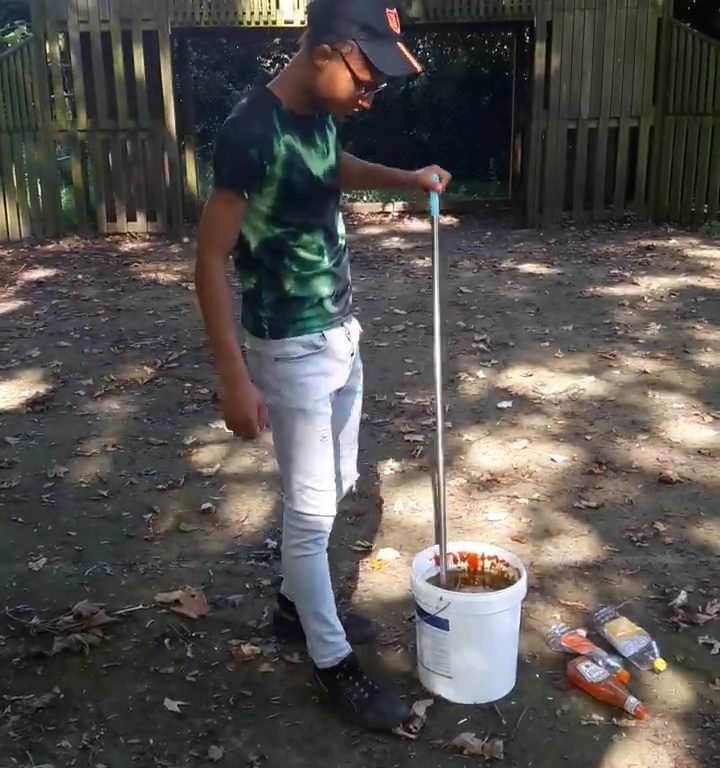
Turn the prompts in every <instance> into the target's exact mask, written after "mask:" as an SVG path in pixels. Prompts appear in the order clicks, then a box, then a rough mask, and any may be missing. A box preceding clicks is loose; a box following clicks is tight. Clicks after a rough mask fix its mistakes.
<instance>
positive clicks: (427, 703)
mask: <svg viewBox="0 0 720 768" xmlns="http://www.w3.org/2000/svg"><path fill="white" fill-rule="evenodd" d="M434 703H435V701H434V700H433V699H423V700H422V701H416V702H415V703H414V704H413V706H412V714H411V715H410V718H409V719H408V720H406V721H405V722H404V723H403V724H402V725H400V726H399V727H398V728H396V729H395V730H394V731H393V733H395V735H396V736H402V737H403V738H404V739H411V740H415V739H417V737H418V734H419V733H420V731H421V730H422V729H423V728H424V727H425V723H427V711H428V709H430V707H432V705H433V704H434Z"/></svg>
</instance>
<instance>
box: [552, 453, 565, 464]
mask: <svg viewBox="0 0 720 768" xmlns="http://www.w3.org/2000/svg"><path fill="white" fill-rule="evenodd" d="M550 461H552V462H553V463H555V464H564V463H565V462H566V461H570V457H569V456H563V454H562V453H551V454H550Z"/></svg>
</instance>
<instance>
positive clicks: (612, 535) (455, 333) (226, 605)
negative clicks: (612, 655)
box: [0, 218, 720, 768]
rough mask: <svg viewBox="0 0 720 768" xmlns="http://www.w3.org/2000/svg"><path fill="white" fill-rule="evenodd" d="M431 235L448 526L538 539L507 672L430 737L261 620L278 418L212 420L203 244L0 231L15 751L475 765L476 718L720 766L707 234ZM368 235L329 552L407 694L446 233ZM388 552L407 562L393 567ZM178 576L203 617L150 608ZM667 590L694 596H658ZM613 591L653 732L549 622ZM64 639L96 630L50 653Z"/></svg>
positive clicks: (289, 765) (348, 596)
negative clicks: (353, 455)
mask: <svg viewBox="0 0 720 768" xmlns="http://www.w3.org/2000/svg"><path fill="white" fill-rule="evenodd" d="M442 242H443V249H444V252H445V253H446V254H447V256H448V258H449V261H450V266H449V271H450V278H449V282H450V290H449V292H448V295H449V298H448V316H449V332H448V359H449V368H450V371H449V383H448V393H449V413H448V420H449V421H450V422H451V424H452V427H451V430H450V438H449V440H450V446H449V462H450V466H449V494H450V495H449V515H450V530H451V536H452V537H453V538H455V539H464V538H469V539H477V540H482V541H487V542H491V543H493V544H497V545H500V546H504V547H507V548H510V549H512V550H513V551H515V552H516V553H517V554H518V555H519V556H520V557H522V558H523V560H524V562H525V563H526V564H527V567H528V570H529V576H530V587H531V588H530V592H529V595H528V598H527V601H526V603H525V608H524V616H523V630H522V640H521V658H520V665H519V679H518V685H517V688H516V690H515V691H514V692H513V694H512V695H511V696H510V697H508V699H507V700H504V701H501V702H499V703H498V708H497V709H494V708H492V707H469V708H468V707H459V706H454V705H450V704H448V703H445V702H442V701H438V702H436V703H435V705H434V706H433V707H432V708H431V709H430V711H429V719H428V723H427V725H426V727H425V729H424V730H423V731H422V733H421V734H420V736H419V738H418V739H417V740H416V741H408V740H403V739H400V738H397V737H391V738H384V737H378V736H368V735H365V734H362V733H359V732H357V731H354V730H352V729H349V728H347V727H346V726H345V725H343V724H342V723H340V722H338V721H336V719H335V718H334V717H333V715H332V714H331V713H329V712H328V711H326V709H325V708H324V707H323V706H322V705H321V704H319V703H317V693H316V690H315V688H314V687H313V685H312V681H311V672H310V669H309V665H308V663H307V660H306V658H305V657H304V655H303V654H302V653H301V651H302V649H297V648H292V647H286V646H283V647H279V646H277V645H276V644H275V643H274V641H273V638H272V636H271V633H270V629H269V626H268V616H269V610H270V607H271V606H272V603H273V595H274V590H275V586H276V584H277V581H278V578H279V573H280V563H279V556H278V549H277V546H278V542H279V531H278V527H277V480H276V474H275V468H274V464H273V459H272V452H271V443H270V436H269V435H266V436H264V437H263V439H261V440H260V441H259V442H257V443H256V444H246V443H242V442H238V441H236V440H234V439H232V438H231V436H229V435H228V434H227V433H226V432H225V431H224V430H223V427H222V422H221V421H220V414H219V412H218V410H217V406H216V404H215V402H214V398H213V394H214V379H213V373H212V370H211V366H210V361H209V356H208V352H207V348H206V344H205V338H204V333H203V331H202V328H201V324H200V321H199V316H198V312H197V309H196V305H195V300H194V295H193V292H192V290H193V289H192V281H191V271H192V247H191V244H185V245H176V244H171V243H166V242H160V241H143V240H132V239H127V240H125V239H123V240H113V241H80V240H67V241H64V242H61V243H55V244H49V245H42V246H31V245H24V246H22V247H17V248H3V249H0V277H1V278H2V285H3V288H2V293H0V317H1V320H2V334H0V368H1V369H2V374H1V376H0V504H1V505H2V516H1V518H0V584H2V605H3V606H4V608H5V611H4V615H2V616H0V663H1V664H2V674H1V675H0V697H1V698H0V767H1V768H8V767H9V766H27V767H28V768H29V767H30V766H35V767H36V768H40V766H45V768H47V767H48V766H55V768H60V767H61V766H83V767H85V766H87V767H89V768H102V766H105V767H106V768H132V767H133V766H139V767H142V768H144V767H146V766H147V767H148V768H154V767H155V766H163V767H166V768H170V767H177V768H181V767H184V766H193V767H195V766H209V765H213V764H216V763H217V764H219V765H232V766H236V767H238V768H242V767H243V766H250V767H251V768H257V767H259V766H269V767H270V768H275V766H282V767H283V768H300V766H308V768H310V767H312V768H317V766H321V767H324V766H328V767H331V766H332V767H334V766H338V767H340V766H342V767H343V768H368V767H370V766H373V767H376V768H396V767H397V768H406V767H408V766H410V765H411V764H412V762H413V761H414V760H419V761H420V763H418V764H419V765H422V766H423V768H435V767H436V766H437V768H440V767H443V768H445V767H446V766H452V765H458V764H462V761H463V760H466V761H467V762H468V763H469V764H477V763H480V762H482V760H481V758H479V757H471V758H463V757H462V756H461V755H458V754H457V753H455V752H453V751H451V750H447V749H445V748H444V747H445V745H446V744H447V743H448V742H449V741H451V740H452V739H453V738H455V737H456V736H457V735H458V734H460V733H462V732H473V733H475V734H477V736H478V737H480V738H485V737H487V736H491V737H498V738H503V739H504V741H505V758H504V760H503V761H502V762H498V763H497V764H498V765H506V766H517V767H518V768H520V767H528V766H533V767H534V768H557V766H560V765H568V766H574V767H575V766H582V768H646V767H650V766H652V768H711V766H717V765H720V715H719V714H718V713H719V712H720V708H719V707H718V704H719V703H720V693H719V691H720V679H719V678H720V653H719V652H720V643H718V644H717V645H714V644H713V643H712V641H711V640H709V639H707V638H716V639H718V640H720V616H718V615H715V617H714V618H713V616H714V612H716V611H717V610H718V608H719V607H720V604H715V605H713V604H712V601H713V600H716V599H717V598H720V515H719V512H718V510H719V509H720V494H719V491H720V481H719V480H718V464H717V460H718V456H720V370H719V369H720V243H718V242H717V241H711V240H703V239H700V238H698V237H697V236H693V235H687V234H683V233H677V232H669V231H666V230H639V229H617V228H606V229H604V228H597V229H594V230H587V231H576V230H563V231H561V232H560V233H557V234H555V235H553V236H542V235H540V234H539V233H534V232H528V231H517V230H512V229H509V228H503V227H502V226H500V225H498V224H490V223H488V222H487V221H483V220H481V219H471V218H465V219H463V220H462V221H458V220H455V219H453V218H447V219H446V220H445V221H444V225H443V233H442ZM352 251H353V259H354V277H355V287H356V300H357V308H358V313H359V317H360V320H361V322H362V324H363V326H364V329H365V347H364V359H365V366H366V376H367V395H366V404H365V415H364V429H363V436H362V454H361V472H362V481H361V485H360V488H359V492H358V494H357V496H356V497H355V498H352V499H350V500H348V501H347V503H345V504H344V505H343V510H342V514H341V517H340V518H339V523H338V526H337V535H336V536H335V538H334V541H333V546H332V559H333V563H334V567H335V573H336V586H337V588H338V591H339V593H340V595H341V597H342V599H343V600H344V601H345V602H350V601H352V603H353V604H354V605H355V606H356V607H357V608H358V609H359V610H361V611H363V612H365V613H367V614H369V615H372V616H374V617H376V618H377V619H378V620H379V621H380V623H381V624H382V633H381V637H380V639H379V642H378V643H377V645H376V646H375V647H373V648H371V649H368V650H366V651H363V652H362V655H363V658H364V659H365V660H366V661H367V663H368V664H369V665H370V666H371V667H372V668H373V669H374V670H376V671H377V673H378V674H379V675H380V676H382V677H383V678H384V679H386V680H388V681H390V682H391V684H393V685H394V686H396V688H397V690H398V691H400V692H401V693H402V694H403V695H405V696H407V697H408V699H409V700H413V701H414V700H417V699H419V698H423V693H422V691H421V689H420V686H419V684H418V682H417V678H416V675H415V662H414V642H415V637H414V632H415V630H414V625H413V622H412V614H413V604H412V599H411V596H410V592H409V584H408V582H409V564H410V562H411V560H412V558H413V556H414V555H415V554H416V553H417V552H419V551H420V550H422V549H424V548H425V547H426V546H428V545H429V544H430V543H432V538H433V527H432V502H431V484H430V475H429V472H428V469H427V462H428V459H429V455H430V452H431V447H432V424H433V422H432V418H431V416H432V409H431V400H430V392H431V389H432V379H431V372H432V365H431V316H430V306H431V293H430V291H431V273H430V251H429V228H428V226H427V224H426V222H425V221H421V220H415V219H393V220H390V219H363V220H358V221H356V222H355V223H354V226H353V229H352ZM365 543H367V545H372V547H374V552H370V551H368V550H369V546H367V545H366V544H365ZM382 548H393V549H395V550H397V552H398V553H399V557H397V558H396V559H394V560H392V561H390V562H380V561H379V560H378V558H377V557H376V554H377V552H378V551H379V550H380V549H382ZM186 585H190V586H192V587H195V588H198V589H202V590H204V593H205V595H206V596H207V599H208V601H209V603H210V608H211V611H210V613H209V615H208V616H206V617H204V618H200V619H198V620H191V619H188V618H185V617H183V616H180V615H178V614H176V613H174V612H172V611H170V610H168V609H167V608H163V607H162V606H160V605H157V604H156V603H155V596H156V595H157V594H158V593H162V592H168V591H171V590H176V589H178V588H182V587H184V586H186ZM681 589H685V590H687V592H688V594H689V606H687V607H686V608H685V609H684V610H682V611H673V610H672V609H671V608H669V606H668V603H669V602H670V600H672V599H673V598H674V597H676V596H677V594H678V593H679V591H680V590H681ZM84 600H87V601H91V602H92V603H101V604H105V605H106V611H107V612H108V613H112V612H116V611H120V615H119V616H118V617H117V618H119V621H117V623H113V624H108V625H105V626H103V627H102V628H101V631H102V632H103V633H104V635H105V638H104V639H101V640H98V633H97V632H96V633H94V634H93V632H92V631H91V630H88V629H87V626H83V621H80V622H79V623H78V624H77V626H75V627H74V629H75V630H76V632H75V637H74V638H70V639H68V634H69V631H70V629H72V627H70V628H68V627H67V625H66V626H65V629H64V630H63V629H62V626H61V624H59V623H57V622H52V621H51V620H53V619H56V618H57V617H59V616H62V615H63V614H67V612H68V611H69V609H70V608H71V607H72V606H74V605H75V604H77V603H78V602H80V601H84ZM623 601H624V602H625V603H626V606H625V610H626V612H627V613H628V614H629V615H631V616H632V617H633V618H635V619H636V620H638V621H640V622H641V623H642V624H643V625H644V626H645V627H646V628H647V629H648V630H650V631H651V632H652V633H653V635H654V636H655V637H656V638H657V639H658V641H659V643H660V645H661V647H662V649H663V652H664V655H665V656H666V658H667V659H668V662H669V670H668V671H667V672H666V673H664V674H663V675H662V676H653V675H650V674H645V673H641V672H639V671H637V670H636V674H634V675H633V681H632V683H631V686H632V690H633V691H634V692H635V693H636V695H638V696H639V697H640V698H641V699H642V700H643V701H645V702H646V703H647V704H648V706H649V707H650V710H651V712H652V719H651V720H650V721H649V722H648V723H647V724H642V725H636V726H633V724H628V723H627V721H624V720H620V722H619V723H618V722H613V717H615V715H616V714H617V713H615V712H614V711H613V710H611V709H609V708H606V707H605V706H603V705H601V704H597V703H595V702H594V701H593V700H591V699H590V698H588V697H586V696H585V695H584V694H582V693H580V692H576V691H571V690H569V688H568V687H567V685H566V684H565V682H564V677H563V669H564V664H565V662H566V660H567V657H563V656H560V655H557V654H554V653H552V652H551V651H549V650H548V649H547V648H546V646H545V644H544V640H543V636H544V633H545V631H546V629H547V628H548V626H549V625H550V624H551V623H552V622H553V621H556V620H557V619H559V618H561V619H563V620H565V621H568V622H581V621H583V619H584V618H585V617H586V616H587V614H588V612H589V611H590V610H591V609H593V608H595V607H597V606H598V605H600V604H603V603H607V602H623ZM708 604H710V605H708ZM83 610H85V614H84V615H86V614H87V613H91V612H92V608H91V607H90V608H88V606H87V603H86V604H85V608H84V609H83V608H82V606H81V609H80V611H81V612H83ZM96 620H97V621H98V623H102V621H103V620H104V619H103V615H102V614H100V619H97V617H96ZM91 621H92V619H88V620H86V621H85V622H84V625H87V624H88V622H91ZM43 630H45V631H43ZM48 631H50V633H48ZM52 632H55V635H53V634H52ZM58 633H59V634H58ZM701 638H706V639H705V643H706V644H700V639H701ZM73 642H74V643H76V645H77V646H78V647H79V648H80V649H82V646H83V644H88V646H89V647H88V648H87V653H82V652H81V653H72V652H71V651H67V652H61V653H57V654H55V655H50V654H49V653H48V652H49V651H50V649H51V648H52V647H53V643H55V644H56V646H57V645H58V644H59V646H62V645H63V644H65V643H73ZM713 651H714V652H715V653H713ZM172 702H182V703H181V704H179V705H177V706H175V705H174V704H173V703H172ZM168 707H170V709H168ZM171 709H177V710H179V711H176V712H173V711H170V710H171Z"/></svg>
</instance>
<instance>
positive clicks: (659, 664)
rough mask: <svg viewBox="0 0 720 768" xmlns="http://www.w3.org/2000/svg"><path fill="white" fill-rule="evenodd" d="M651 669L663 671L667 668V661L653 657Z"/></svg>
mask: <svg viewBox="0 0 720 768" xmlns="http://www.w3.org/2000/svg"><path fill="white" fill-rule="evenodd" d="M653 669H654V670H655V671H656V672H664V671H665V670H666V669H667V661H665V659H655V661H653Z"/></svg>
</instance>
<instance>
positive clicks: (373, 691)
mask: <svg viewBox="0 0 720 768" xmlns="http://www.w3.org/2000/svg"><path fill="white" fill-rule="evenodd" d="M315 677H316V679H317V681H318V683H319V684H320V687H321V688H322V690H323V693H324V694H325V696H326V697H327V699H328V701H329V702H330V704H332V705H333V706H334V707H336V708H337V709H338V711H339V712H340V714H341V715H342V716H343V717H344V718H345V719H346V720H347V721H348V722H349V723H350V724H352V725H355V726H359V727H360V728H364V729H366V730H368V731H384V732H392V731H394V730H395V729H396V728H398V727H399V726H400V725H402V724H403V723H404V722H405V721H407V720H408V719H409V718H410V715H411V712H410V708H409V707H408V706H407V704H405V703H404V702H403V701H401V700H400V699H398V698H397V697H396V696H393V695H392V694H390V693H386V692H385V691H383V690H381V689H380V687H379V686H378V685H376V684H375V683H374V682H373V681H372V680H370V678H368V676H367V675H366V674H365V673H364V672H363V670H362V667H361V666H360V663H359V662H358V660H357V658H356V657H355V654H350V656H348V657H347V658H345V659H343V660H342V661H341V662H340V663H339V664H338V665H337V666H334V667H330V669H317V668H316V669H315Z"/></svg>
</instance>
